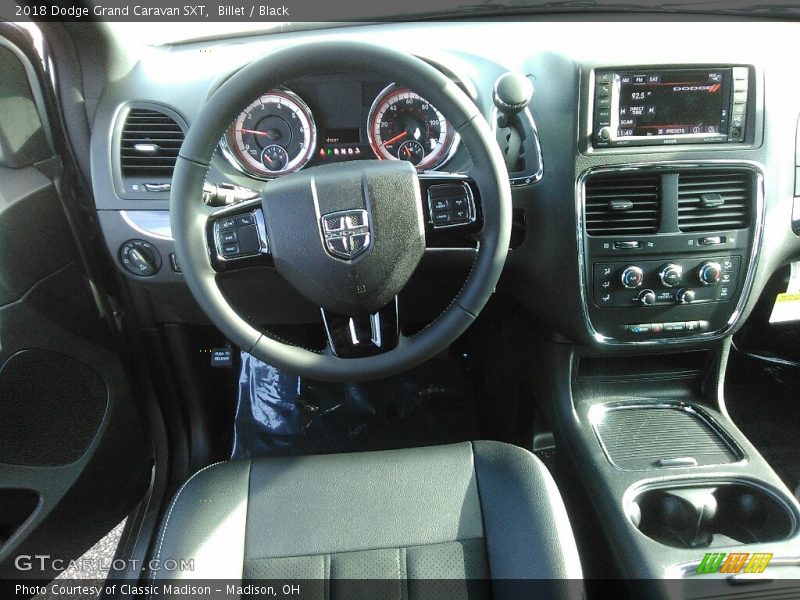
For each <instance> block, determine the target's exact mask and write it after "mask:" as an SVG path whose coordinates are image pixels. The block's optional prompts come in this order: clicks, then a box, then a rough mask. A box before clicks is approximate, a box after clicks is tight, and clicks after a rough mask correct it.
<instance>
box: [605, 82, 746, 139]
mask: <svg viewBox="0 0 800 600" xmlns="http://www.w3.org/2000/svg"><path fill="white" fill-rule="evenodd" d="M616 79H617V81H616V82H615V83H616V84H617V85H618V91H617V94H615V95H616V96H617V98H618V105H617V107H616V115H615V116H616V117H617V119H618V120H617V131H616V133H617V137H619V138H623V139H624V138H626V137H660V136H670V137H671V136H681V135H705V136H717V135H720V134H722V135H727V133H728V110H729V108H728V107H729V106H730V86H731V70H730V69H668V70H662V71H645V72H641V71H640V72H625V73H617V74H616Z"/></svg>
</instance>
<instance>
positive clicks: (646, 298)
mask: <svg viewBox="0 0 800 600" xmlns="http://www.w3.org/2000/svg"><path fill="white" fill-rule="evenodd" d="M636 299H637V300H638V301H639V303H640V304H641V305H642V306H653V304H655V303H656V293H655V292H654V291H653V290H642V291H641V292H639V296H638V297H637V298H636Z"/></svg>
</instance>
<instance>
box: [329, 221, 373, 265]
mask: <svg viewBox="0 0 800 600" xmlns="http://www.w3.org/2000/svg"><path fill="white" fill-rule="evenodd" d="M331 219H337V220H338V221H339V223H338V227H331V226H330V225H329V220H331ZM349 219H353V220H357V221H358V223H360V225H356V224H350V223H349V222H348V220H349ZM319 224H320V229H321V231H322V239H323V240H324V242H325V250H326V251H327V253H328V254H330V255H331V256H333V257H334V258H341V259H344V260H352V259H354V258H356V257H357V256H360V255H361V254H363V253H364V252H366V251H367V249H368V248H369V247H370V244H371V243H372V235H371V230H370V225H369V213H367V211H366V210H364V209H361V208H358V209H352V210H340V211H338V212H332V213H328V214H325V215H322V216H320V218H319ZM353 238H361V239H362V240H363V242H364V243H363V245H362V246H361V247H360V248H358V249H356V250H354V249H353V244H352V239H353ZM334 240H341V242H342V248H343V250H337V249H336V248H335V247H334V246H333V244H332V242H333V241H334Z"/></svg>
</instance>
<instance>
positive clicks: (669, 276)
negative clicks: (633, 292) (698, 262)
mask: <svg viewBox="0 0 800 600" xmlns="http://www.w3.org/2000/svg"><path fill="white" fill-rule="evenodd" d="M682 277H683V267H681V266H680V265H676V264H673V263H669V264H666V265H664V266H663V267H661V270H660V271H659V272H658V278H659V279H660V280H661V283H662V284H663V285H665V286H666V287H675V286H676V285H678V284H679V283H680V282H681V278H682Z"/></svg>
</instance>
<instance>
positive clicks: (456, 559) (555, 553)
mask: <svg viewBox="0 0 800 600" xmlns="http://www.w3.org/2000/svg"><path fill="white" fill-rule="evenodd" d="M153 558H154V559H156V560H157V561H159V562H160V564H162V565H164V564H165V562H164V561H166V560H167V559H175V560H176V561H178V562H179V563H180V561H181V560H184V561H185V560H187V559H190V558H193V559H194V565H193V570H186V571H177V572H176V571H165V570H160V571H157V572H154V573H153V576H154V578H156V579H158V578H183V579H186V578H190V579H198V578H203V579H208V578H211V579H227V580H237V581H239V580H242V579H245V580H252V579H276V580H283V579H287V578H288V579H304V580H318V581H325V582H326V584H325V585H321V586H320V594H321V595H319V596H318V597H319V598H334V597H343V596H347V597H351V598H352V597H354V598H358V597H362V594H359V593H358V592H357V591H354V590H353V589H352V585H356V581H355V580H382V581H383V582H384V583H387V582H388V583H390V582H399V584H398V585H396V586H395V587H392V586H389V587H388V588H386V589H382V590H381V592H380V594H378V595H374V596H373V597H381V598H389V597H393V596H396V597H397V598H401V597H403V598H409V599H411V600H414V599H416V598H422V597H437V598H442V597H469V598H483V597H487V598H488V597H496V598H497V597H503V596H509V595H515V596H519V595H520V594H519V592H520V588H519V587H517V588H514V586H511V587H509V586H506V587H499V586H498V584H497V582H496V581H495V582H493V583H492V582H490V581H489V580H490V579H492V580H519V579H526V580H537V581H539V582H540V583H542V581H543V580H550V581H549V582H548V583H546V584H545V585H548V586H549V587H548V588H547V589H548V590H549V592H548V593H546V594H545V595H539V597H548V596H569V597H574V595H575V593H579V592H578V591H576V590H577V589H578V588H580V584H579V581H577V580H580V578H581V568H580V563H579V559H578V553H577V549H576V547H575V541H574V538H573V536H572V531H571V529H570V525H569V521H568V520H567V514H566V511H565V509H564V504H563V502H562V500H561V497H560V495H559V493H558V489H557V488H556V485H555V482H554V481H553V479H552V477H551V476H550V474H549V473H548V471H547V469H546V468H545V467H544V465H543V464H542V463H541V461H539V459H537V458H536V457H535V456H534V455H533V454H531V453H529V452H527V451H525V450H523V449H521V448H518V447H516V446H510V445H508V444H502V443H498V442H473V443H462V444H454V445H449V446H439V447H430V448H414V449H409V450H394V451H386V452H367V453H358V454H337V455H327V456H307V457H293V458H271V459H253V460H237V461H233V462H226V463H220V464H217V465H212V466H211V467H208V468H206V469H203V470H202V471H200V472H198V473H196V474H195V475H194V476H193V477H192V478H191V479H189V481H187V482H186V483H185V484H184V486H183V487H182V488H181V489H180V490H179V491H178V493H177V494H176V496H175V498H174V500H173V502H172V505H171V506H170V508H169V511H168V513H167V516H166V518H165V521H164V524H163V527H162V530H161V534H160V536H159V539H158V540H157V545H156V548H155V552H154V555H153ZM426 580H428V581H429V582H431V585H434V583H433V582H436V581H439V582H440V583H442V582H443V581H444V582H446V585H447V586H449V587H448V588H447V590H437V589H433V588H430V587H426V585H425V581H426ZM454 580H458V581H461V582H462V583H461V584H460V585H461V587H457V588H453V587H452V586H453V585H454V584H455V583H456V582H455V581H454ZM553 580H562V581H560V582H556V581H553ZM563 580H572V584H571V585H565V582H564V581H563ZM576 581H577V583H578V588H576V587H575V583H576ZM518 583H519V582H518ZM347 585H349V586H351V587H350V588H349V593H339V594H336V593H333V592H334V590H337V589H339V591H344V588H342V587H341V586H347ZM337 586H340V587H339V588H337ZM394 589H397V595H396V594H395V593H394V591H393V590H394ZM514 589H516V591H517V592H518V593H513V592H514ZM403 590H405V591H403ZM305 591H307V590H305ZM315 596H316V594H313V593H312V594H310V595H307V594H305V593H304V594H303V597H315ZM522 596H525V597H529V595H528V593H522Z"/></svg>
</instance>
